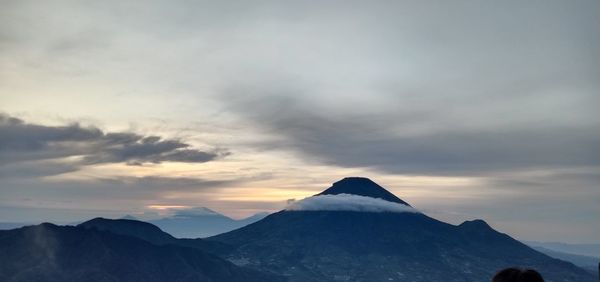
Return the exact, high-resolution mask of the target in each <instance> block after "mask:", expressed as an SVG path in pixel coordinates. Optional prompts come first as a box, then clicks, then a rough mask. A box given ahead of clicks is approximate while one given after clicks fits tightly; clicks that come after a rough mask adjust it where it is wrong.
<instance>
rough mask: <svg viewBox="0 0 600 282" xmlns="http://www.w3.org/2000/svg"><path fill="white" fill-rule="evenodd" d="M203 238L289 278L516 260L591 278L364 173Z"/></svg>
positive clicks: (421, 275)
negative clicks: (443, 214)
mask: <svg viewBox="0 0 600 282" xmlns="http://www.w3.org/2000/svg"><path fill="white" fill-rule="evenodd" d="M332 205H333V206H332ZM207 239H208V240H211V241H216V242H222V243H225V244H229V245H231V246H233V250H232V251H230V252H229V253H227V254H222V255H223V257H226V258H227V259H229V260H230V261H232V262H234V263H235V264H237V265H243V266H247V267H251V268H254V269H257V270H263V271H269V272H273V273H277V274H281V275H284V276H287V277H288V278H289V280H290V281H429V282H435V281H445V282H452V281H461V282H462V281H489V280H490V279H491V277H492V276H493V274H494V273H495V272H496V271H498V270H500V269H502V268H505V267H509V266H515V265H516V266H524V267H532V268H535V269H538V270H539V271H540V272H541V273H542V274H543V275H544V277H545V278H546V281H564V282H569V281H572V282H574V281H578V282H584V281H590V282H591V281H596V280H595V278H594V277H593V276H592V275H591V274H589V273H588V272H586V271H584V270H582V269H580V268H578V267H576V266H575V265H573V264H571V263H568V262H564V261H561V260H557V259H554V258H551V257H549V256H547V255H544V254H542V253H540V252H537V251H535V250H533V249H532V248H530V247H528V246H526V245H524V244H522V243H521V242H519V241H517V240H515V239H513V238H511V237H510V236H508V235H506V234H503V233H500V232H497V231H496V230H494V229H492V228H491V227H490V226H489V225H488V224H487V223H486V222H484V221H483V220H474V221H467V222H464V223H462V224H460V225H458V226H455V225H451V224H448V223H444V222H441V221H438V220H436V219H433V218H431V217H428V216H427V215H425V214H423V213H421V212H418V211H416V210H414V209H412V208H411V207H410V206H409V205H408V203H406V202H405V201H403V200H401V199H400V198H398V197H396V196H395V195H393V194H391V193H390V192H389V191H387V190H385V189H384V188H383V187H381V186H379V185H377V184H375V183H374V182H373V181H371V180H369V179H366V178H346V179H343V180H341V181H338V182H336V183H334V184H333V186H332V187H330V188H329V189H327V190H325V191H324V192H322V193H320V194H317V195H315V196H313V197H310V198H307V199H304V200H301V201H298V202H297V203H294V206H293V207H290V208H288V209H286V210H283V211H280V212H277V213H274V214H271V215H269V216H267V217H266V218H264V219H262V220H260V221H258V222H255V223H253V224H250V225H248V226H246V227H242V228H240V229H237V230H234V231H231V232H228V233H224V234H220V235H217V236H214V237H210V238H207Z"/></svg>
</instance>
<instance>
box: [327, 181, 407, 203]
mask: <svg viewBox="0 0 600 282" xmlns="http://www.w3.org/2000/svg"><path fill="white" fill-rule="evenodd" d="M339 194H351V195H358V196H364V197H371V198H378V199H383V200H386V201H389V202H394V203H399V204H403V205H407V206H409V207H410V205H409V204H408V203H407V202H405V201H403V200H401V199H400V198H398V197H396V195H394V194H392V193H390V192H389V191H388V190H386V189H385V188H383V187H381V186H379V185H378V184H377V183H375V182H373V181H372V180H371V179H368V178H365V177H346V178H344V179H342V180H340V181H338V182H335V183H333V185H332V186H331V187H329V188H328V189H327V190H325V191H323V192H321V193H319V194H317V195H316V196H319V195H339Z"/></svg>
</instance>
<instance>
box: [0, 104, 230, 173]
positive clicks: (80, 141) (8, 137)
mask: <svg viewBox="0 0 600 282" xmlns="http://www.w3.org/2000/svg"><path fill="white" fill-rule="evenodd" d="M0 136H2V138H1V139H0V161H1V162H2V163H3V164H4V165H5V167H4V168H2V169H0V174H2V173H3V172H2V171H1V170H4V174H6V172H7V171H16V170H17V168H20V169H22V168H26V167H30V168H31V169H32V170H31V173H30V176H33V175H44V174H46V175H53V174H60V172H61V171H65V172H68V171H73V170H77V168H79V167H82V166H86V165H94V164H106V163H127V164H132V165H142V164H145V163H161V162H188V163H203V162H208V161H212V160H215V159H218V158H220V157H224V156H226V155H228V154H229V152H227V151H226V150H216V149H215V150H212V151H201V150H198V149H194V148H191V147H192V146H191V145H190V144H187V143H185V142H183V141H181V140H176V139H163V138H162V137H160V136H143V135H140V134H136V133H132V132H103V131H102V130H100V129H98V128H96V127H82V126H81V125H79V124H71V125H66V126H45V125H38V124H30V123H26V122H25V121H23V120H21V119H18V118H15V117H11V116H8V115H3V114H0ZM65 158H76V159H77V160H74V161H67V162H65V161H63V159H65ZM36 166H50V167H53V168H43V169H40V168H39V167H38V168H36ZM20 169H19V170H20ZM20 174H28V173H27V172H20Z"/></svg>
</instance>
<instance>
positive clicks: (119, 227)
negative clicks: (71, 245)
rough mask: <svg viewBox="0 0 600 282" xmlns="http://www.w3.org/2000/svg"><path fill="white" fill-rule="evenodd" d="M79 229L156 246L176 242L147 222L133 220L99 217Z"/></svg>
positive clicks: (80, 225)
mask: <svg viewBox="0 0 600 282" xmlns="http://www.w3.org/2000/svg"><path fill="white" fill-rule="evenodd" d="M77 227H81V228H85V229H95V230H100V231H108V232H111V233H114V234H117V235H125V236H132V237H136V238H139V239H142V240H144V241H148V242H150V243H153V244H155V245H165V244H169V243H172V242H173V241H175V238H174V237H173V236H171V235H170V234H168V233H166V232H164V231H162V230H160V228H158V227H156V226H154V225H152V224H149V223H146V222H142V221H137V220H131V219H105V218H100V217H97V218H94V219H92V220H88V221H86V222H84V223H81V224H79V225H77Z"/></svg>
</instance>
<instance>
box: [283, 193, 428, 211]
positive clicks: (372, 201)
mask: <svg viewBox="0 0 600 282" xmlns="http://www.w3.org/2000/svg"><path fill="white" fill-rule="evenodd" d="M286 210H288V211H355V212H411V213H418V212H419V211H417V210H416V209H414V208H412V207H409V206H406V205H403V204H398V203H394V202H389V201H386V200H382V199H377V198H371V197H365V196H358V195H351V194H337V195H319V196H312V197H308V198H305V199H302V200H300V201H293V202H291V203H290V204H289V205H288V207H286Z"/></svg>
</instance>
